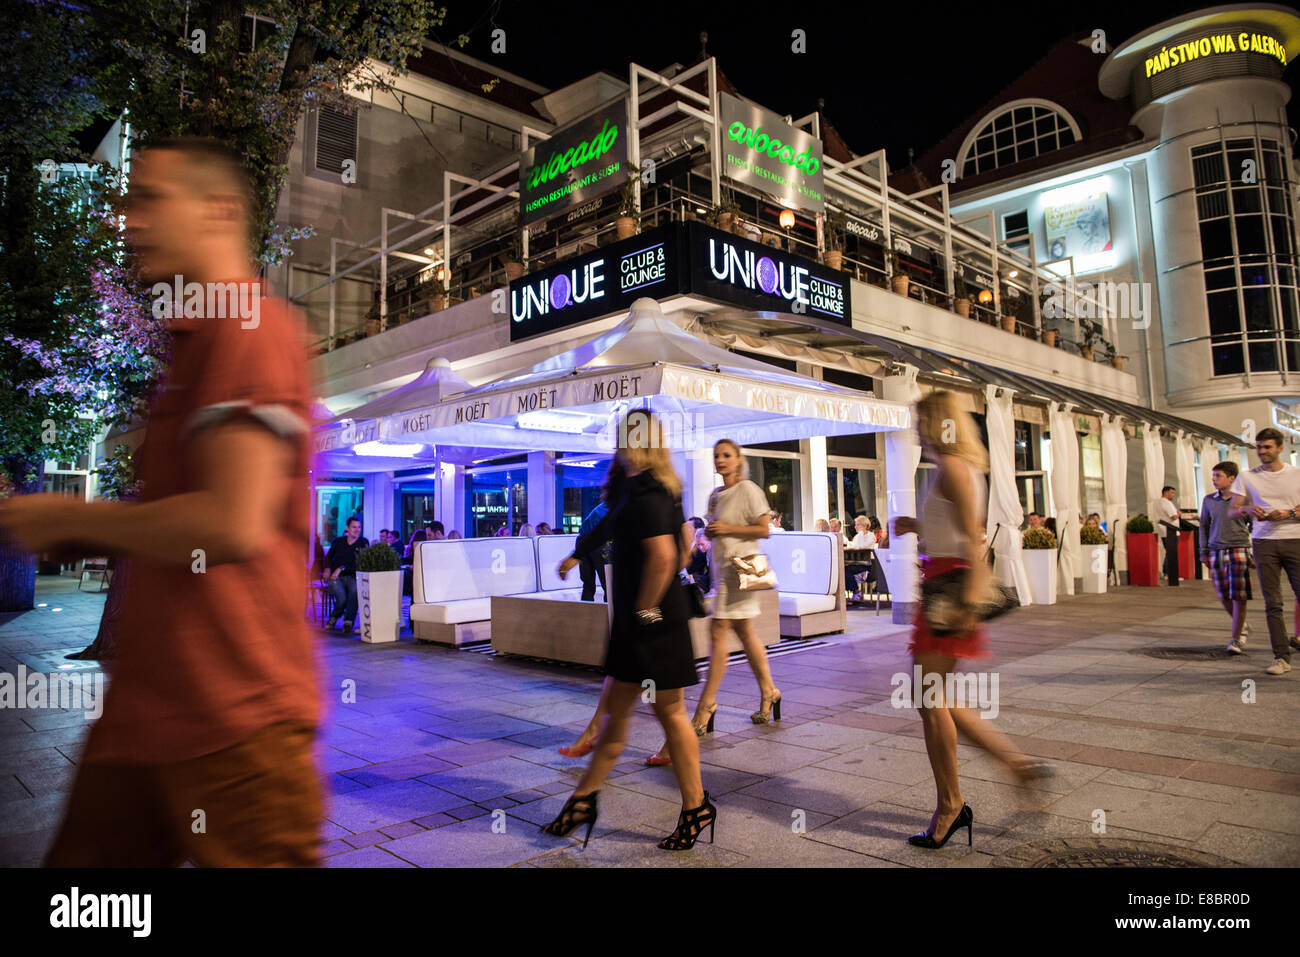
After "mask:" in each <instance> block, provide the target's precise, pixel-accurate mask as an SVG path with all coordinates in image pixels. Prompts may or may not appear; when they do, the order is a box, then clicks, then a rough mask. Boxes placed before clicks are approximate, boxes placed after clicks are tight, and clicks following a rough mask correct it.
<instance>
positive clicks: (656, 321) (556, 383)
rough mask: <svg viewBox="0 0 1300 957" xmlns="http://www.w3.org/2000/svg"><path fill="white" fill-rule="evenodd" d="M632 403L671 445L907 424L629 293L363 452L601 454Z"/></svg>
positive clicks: (403, 422)
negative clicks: (617, 314)
mask: <svg viewBox="0 0 1300 957" xmlns="http://www.w3.org/2000/svg"><path fill="white" fill-rule="evenodd" d="M636 408H641V409H650V410H651V411H653V412H655V413H656V414H658V415H659V416H660V418H661V419H662V420H663V422H664V425H665V428H666V430H667V432H668V442H669V444H670V446H671V447H672V448H675V449H682V450H687V449H699V448H708V447H710V446H712V445H713V443H714V442H716V441H717V440H718V439H721V438H730V439H732V440H733V441H735V442H738V443H740V444H741V445H753V444H757V443H763V442H776V441H785V440H790V439H798V438H806V437H808V436H813V435H850V434H860V433H862V432H877V431H888V430H894V429H907V428H910V426H911V410H910V408H909V407H907V406H906V405H902V404H900V403H894V402H886V401H882V400H880V399H875V398H872V397H871V396H868V395H863V394H862V393H860V392H856V391H854V390H851V389H846V388H843V387H840V386H836V385H832V384H830V383H824V382H820V381H818V380H816V379H812V378H810V377H808V376H802V375H798V374H796V373H792V372H788V371H786V370H784V369H780V368H777V367H775V366H770V365H768V364H767V363H764V362H759V361H757V360H753V359H748V358H746V357H744V356H739V355H736V354H735V353H733V352H729V351H727V350H726V349H722V348H720V347H718V346H714V345H712V344H710V343H707V342H704V341H702V340H700V339H697V338H696V337H694V336H692V335H690V334H689V333H687V332H685V331H684V330H682V329H681V328H680V327H678V326H677V325H676V324H674V323H673V322H671V321H669V320H667V319H665V318H664V315H663V311H662V310H661V308H660V307H659V304H658V303H657V302H655V301H654V300H653V299H639V300H637V301H636V302H635V303H633V305H632V308H631V309H630V310H629V312H628V316H627V318H626V319H625V320H624V321H623V322H621V323H620V324H619V325H618V326H616V327H615V328H613V329H611V330H609V331H608V332H606V333H604V334H602V335H600V336H597V337H596V338H594V339H591V340H589V341H587V342H584V343H582V344H580V345H578V346H576V347H575V348H573V349H571V350H569V351H568V352H564V353H561V354H560V355H557V356H553V357H551V358H549V359H547V360H545V361H543V362H541V363H538V364H537V365H534V366H531V367H529V368H527V369H523V370H520V371H519V372H516V373H512V374H510V375H507V376H504V377H502V378H500V379H498V380H496V381H494V382H489V383H486V384H484V385H481V386H478V387H476V388H473V389H469V390H467V391H464V392H461V393H460V394H458V395H455V396H453V397H451V398H447V399H443V400H441V401H438V402H432V403H426V404H412V405H410V406H408V407H407V408H405V409H402V410H394V411H393V412H391V413H390V414H388V415H386V416H383V417H382V418H380V419H379V421H378V424H377V440H376V443H377V444H374V445H372V446H371V448H372V450H374V451H379V452H382V451H383V450H385V449H392V450H393V451H394V453H395V454H398V455H402V456H408V458H407V460H406V461H405V462H404V465H405V466H406V467H409V465H410V461H409V458H426V454H427V453H425V452H424V451H423V450H424V449H426V448H427V447H429V446H431V445H435V444H436V446H438V452H439V453H440V454H441V452H442V451H443V450H444V449H448V448H449V447H455V448H456V449H459V450H466V449H474V450H478V451H480V452H481V451H483V450H486V449H495V450H498V452H499V453H500V452H507V451H512V452H520V451H563V452H584V453H585V452H606V453H607V452H609V451H611V450H612V449H613V447H614V440H615V430H616V429H617V427H618V422H619V421H620V419H621V418H622V416H623V415H624V414H625V413H626V412H627V411H629V410H631V409H636ZM479 457H485V456H482V455H480V456H479ZM444 459H445V456H444ZM426 460H427V459H426ZM387 467H388V468H391V467H393V466H387ZM398 467H402V466H398ZM369 470H374V469H369Z"/></svg>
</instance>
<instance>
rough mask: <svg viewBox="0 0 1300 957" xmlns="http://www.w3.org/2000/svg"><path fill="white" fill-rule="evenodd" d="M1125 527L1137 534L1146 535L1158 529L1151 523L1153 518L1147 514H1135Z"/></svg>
mask: <svg viewBox="0 0 1300 957" xmlns="http://www.w3.org/2000/svg"><path fill="white" fill-rule="evenodd" d="M1125 527H1126V528H1127V529H1128V530H1129V531H1130V532H1133V533H1134V534H1135V535H1145V534H1146V533H1148V532H1154V531H1155V530H1156V527H1155V526H1154V525H1152V524H1151V519H1149V518H1147V517H1146V516H1145V515H1134V516H1133V517H1132V518H1130V519H1129V520H1128V525H1126V526H1125Z"/></svg>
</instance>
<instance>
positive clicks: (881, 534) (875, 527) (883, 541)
mask: <svg viewBox="0 0 1300 957" xmlns="http://www.w3.org/2000/svg"><path fill="white" fill-rule="evenodd" d="M870 529H871V534H872V535H874V536H876V547H877V548H888V547H889V532H888V531H887V530H886V529H885V527H884V526H883V525H881V524H880V519H879V518H877V517H876V516H874V515H872V516H871V525H870Z"/></svg>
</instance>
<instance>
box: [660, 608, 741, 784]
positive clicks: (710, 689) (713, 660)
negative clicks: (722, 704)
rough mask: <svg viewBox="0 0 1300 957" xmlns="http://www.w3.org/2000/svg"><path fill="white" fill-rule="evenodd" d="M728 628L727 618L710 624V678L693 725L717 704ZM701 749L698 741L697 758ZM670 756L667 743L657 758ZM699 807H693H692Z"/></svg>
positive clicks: (700, 720) (706, 683)
mask: <svg viewBox="0 0 1300 957" xmlns="http://www.w3.org/2000/svg"><path fill="white" fill-rule="evenodd" d="M727 626H728V619H726V618H714V619H713V620H712V621H710V622H709V636H710V638H711V639H712V643H713V652H712V654H711V656H710V658H709V676H708V677H707V678H705V679H704V689H703V690H702V691H701V692H700V700H699V701H698V702H696V704H695V717H694V718H692V719H691V723H692V724H704V723H705V722H706V721H708V714H709V709H710V708H711V707H713V705H714V704H716V703H717V700H718V688H719V687H721V685H722V678H723V676H724V675H725V674H726V673H727V663H728V661H729V656H728V654H727ZM691 734H695V729H694V728H693V727H692V728H691ZM697 737H698V735H697ZM699 749H700V746H699V742H698V741H697V742H696V743H695V752H696V755H697V756H698V754H699ZM670 756H671V751H670V749H669V747H668V742H667V741H665V742H664V746H663V747H662V748H660V749H659V753H658V754H657V755H656V757H659V758H667V757H670ZM674 760H676V759H674ZM697 806H698V805H694V804H692V805H691V807H697Z"/></svg>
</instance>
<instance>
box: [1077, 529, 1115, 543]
mask: <svg viewBox="0 0 1300 957" xmlns="http://www.w3.org/2000/svg"><path fill="white" fill-rule="evenodd" d="M1079 543H1080V544H1081V545H1106V544H1108V543H1107V541H1106V533H1105V532H1103V531H1102V530H1101V529H1100V528H1098V527H1097V526H1096V525H1085V526H1083V528H1082V529H1080V530H1079Z"/></svg>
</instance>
